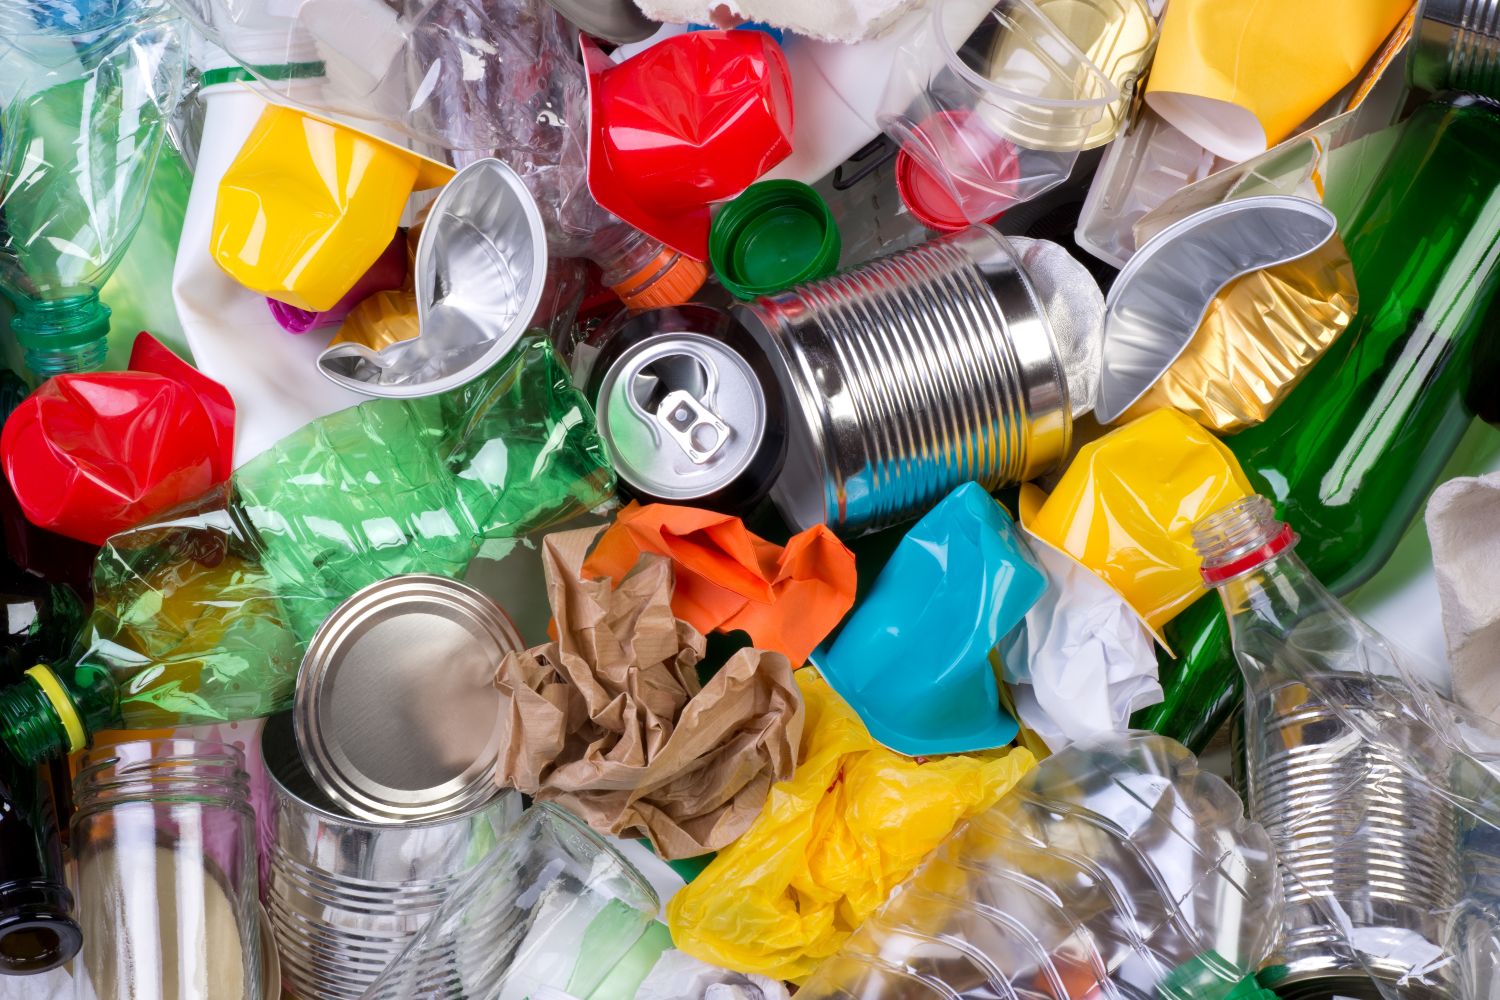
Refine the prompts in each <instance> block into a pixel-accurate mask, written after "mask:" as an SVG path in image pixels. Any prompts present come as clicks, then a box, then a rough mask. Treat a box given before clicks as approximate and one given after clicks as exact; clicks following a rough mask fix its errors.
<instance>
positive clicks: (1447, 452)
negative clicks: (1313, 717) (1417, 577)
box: [1134, 95, 1500, 750]
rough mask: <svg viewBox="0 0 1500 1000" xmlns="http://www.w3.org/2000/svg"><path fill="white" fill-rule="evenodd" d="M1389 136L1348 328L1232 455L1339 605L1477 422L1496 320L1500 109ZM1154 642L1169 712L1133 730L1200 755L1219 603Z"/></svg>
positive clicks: (1417, 121) (1211, 691) (1350, 229)
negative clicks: (1480, 373)
mask: <svg viewBox="0 0 1500 1000" xmlns="http://www.w3.org/2000/svg"><path fill="white" fill-rule="evenodd" d="M1400 127H1401V128H1402V130H1403V131H1402V133H1401V137H1400V140H1399V142H1398V144H1397V145H1396V147H1395V149H1394V150H1393V152H1392V153H1391V155H1390V156H1389V157H1388V159H1387V160H1386V162H1385V164H1384V166H1383V167H1382V169H1381V171H1380V173H1379V174H1378V175H1377V176H1376V178H1375V180H1374V182H1373V183H1372V184H1371V185H1370V186H1369V188H1368V189H1367V190H1366V191H1365V192H1364V193H1363V195H1362V197H1361V198H1360V199H1359V200H1358V201H1357V203H1356V204H1355V206H1354V208H1353V210H1352V212H1351V213H1350V216H1349V218H1348V219H1347V220H1345V224H1344V225H1343V226H1342V231H1343V238H1344V243H1345V245H1346V246H1347V247H1348V249H1349V256H1350V258H1351V259H1352V261H1353V263H1354V274H1355V279H1356V280H1357V282H1358V283H1359V293H1360V311H1359V315H1358V316H1357V317H1356V318H1355V320H1354V324H1353V325H1352V326H1351V328H1350V329H1349V330H1347V331H1346V332H1345V333H1344V335H1343V336H1342V337H1341V338H1340V339H1339V340H1337V341H1336V342H1335V343H1334V344H1333V346H1332V347H1331V348H1329V350H1328V352H1327V353H1326V354H1325V355H1324V356H1323V358H1322V359H1321V360H1320V361H1319V362H1318V363H1317V364H1316V365H1315V366H1314V367H1313V369H1312V371H1311V372H1309V373H1308V375H1307V377H1306V378H1305V379H1304V380H1303V381H1302V383H1301V384H1300V385H1298V386H1297V388H1296V389H1295V390H1294V391H1293V392H1292V394H1291V395H1290V396H1288V397H1287V399H1286V401H1285V402H1283V403H1282V404H1281V406H1280V407H1278V408H1277V410H1276V412H1275V413H1273V414H1272V415H1271V417H1270V418H1269V419H1268V420H1267V421H1266V422H1265V423H1263V424H1261V425H1260V426H1258V427H1253V428H1250V429H1249V430H1247V431H1245V432H1243V433H1242V434H1239V435H1237V436H1235V437H1234V438H1232V439H1230V441H1229V442H1228V443H1229V447H1230V448H1231V450H1233V451H1234V453H1235V455H1236V456H1238V458H1239V460H1240V463H1241V465H1242V466H1243V467H1244V470H1245V473H1246V474H1247V475H1248V476H1249V478H1250V481H1251V483H1252V484H1253V485H1254V486H1255V488H1256V490H1257V492H1259V493H1261V494H1262V495H1264V496H1267V497H1269V498H1271V500H1272V501H1273V502H1274V503H1275V505H1276V511H1277V514H1278V515H1279V516H1280V517H1281V518H1282V519H1283V520H1286V521H1288V522H1290V523H1292V524H1295V525H1296V526H1297V530H1298V531H1299V532H1300V534H1301V535H1302V544H1301V547H1300V549H1299V550H1298V551H1299V553H1300V554H1301V555H1302V557H1303V560H1304V561H1305V562H1306V563H1307V567H1308V569H1309V570H1311V571H1312V574H1313V575H1314V576H1315V577H1317V578H1318V579H1320V580H1322V581H1324V582H1325V584H1326V585H1327V586H1328V588H1329V589H1330V590H1331V591H1333V592H1334V593H1335V594H1345V593H1348V592H1349V591H1350V590H1352V589H1354V588H1355V587H1357V586H1359V585H1360V584H1361V583H1363V582H1365V581H1366V580H1368V579H1369V578H1370V577H1371V576H1372V575H1374V573H1375V572H1376V571H1377V570H1378V569H1379V568H1380V566H1381V565H1382V564H1383V563H1384V562H1385V561H1386V559H1387V558H1388V557H1389V556H1390V554H1391V552H1392V550H1393V549H1394V548H1395V547H1396V543H1397V542H1398V541H1399V540H1400V538H1401V535H1402V533H1403V532H1404V531H1405V530H1406V528H1407V526H1408V525H1409V524H1410V523H1411V521H1412V519H1413V518H1414V517H1416V515H1417V514H1418V512H1419V511H1420V510H1421V508H1422V504H1423V503H1424V502H1425V500H1426V498H1427V494H1428V493H1429V492H1430V491H1431V490H1432V487H1433V486H1434V484H1435V482H1436V480H1437V477H1438V475H1439V473H1440V472H1441V471H1442V468H1443V466H1444V465H1445V464H1446V463H1447V461H1448V459H1449V458H1450V457H1451V456H1452V454H1453V451H1454V449H1455V448H1457V447H1458V443H1459V440H1460V439H1461V438H1462V437H1463V435H1464V432H1465V431H1466V430H1467V429H1468V427H1469V425H1470V424H1471V423H1472V421H1473V418H1474V411H1473V410H1472V409H1471V403H1470V402H1469V401H1468V399H1466V396H1468V395H1469V394H1471V392H1472V390H1471V385H1470V378H1471V368H1472V364H1473V358H1474V354H1475V351H1476V348H1477V346H1478V344H1479V342H1480V341H1481V340H1482V338H1485V337H1493V336H1494V332H1495V330H1496V328H1497V321H1500V309H1497V303H1496V292H1497V290H1500V104H1496V103H1494V102H1492V101H1489V100H1486V99H1484V98H1480V97H1473V96H1469V95H1463V96H1448V97H1443V98H1440V99H1437V100H1434V101H1432V102H1431V103H1429V104H1425V105H1423V106H1421V107H1420V108H1418V109H1417V110H1416V112H1415V113H1414V114H1413V115H1412V117H1411V118H1410V119H1409V120H1408V121H1407V122H1406V123H1405V124H1404V125H1402V126H1400ZM1491 391H1492V392H1493V391H1500V390H1495V389H1494V388H1493V386H1492V387H1491ZM1166 637H1167V640H1168V641H1169V642H1170V643H1171V644H1172V647H1173V648H1174V649H1175V650H1176V651H1177V654H1178V659H1176V660H1172V659H1170V658H1168V657H1166V656H1163V657H1162V658H1161V678H1162V687H1163V689H1164V691H1165V693H1166V699H1165V700H1164V701H1163V702H1162V703H1161V704H1160V705H1157V706H1155V707H1154V708H1151V709H1147V710H1146V711H1144V712H1143V713H1141V714H1140V715H1138V716H1137V717H1136V719H1135V720H1134V722H1135V724H1136V725H1137V726H1141V727H1144V728H1150V729H1153V730H1155V731H1157V732H1159V733H1162V734H1164V735H1167V736H1170V737H1172V738H1174V739H1176V740H1178V741H1179V742H1181V743H1184V744H1186V745H1187V746H1188V747H1189V748H1191V749H1194V750H1201V749H1202V747H1203V746H1204V745H1205V744H1206V743H1207V742H1208V741H1209V739H1211V738H1212V737H1213V735H1214V733H1215V732H1217V731H1218V729H1219V728H1220V726H1222V725H1223V723H1224V721H1225V719H1226V718H1228V716H1229V714H1230V712H1231V711H1232V710H1233V708H1234V706H1235V704H1236V703H1237V702H1238V699H1239V679H1240V675H1239V670H1238V668H1237V667H1236V665H1235V659H1234V655H1233V653H1232V651H1231V650H1230V645H1229V628H1228V624H1227V623H1226V621H1225V618H1224V611H1223V608H1222V606H1221V604H1220V602H1219V601H1218V599H1217V597H1216V595H1213V594H1210V595H1208V596H1207V597H1205V598H1203V599H1202V600H1200V601H1198V602H1197V603H1196V604H1194V605H1192V606H1191V607H1190V608H1188V609H1187V610H1186V611H1185V612H1183V614H1181V615H1179V616H1178V617H1177V618H1176V619H1175V620H1174V621H1172V622H1171V623H1169V624H1168V625H1167V627H1166Z"/></svg>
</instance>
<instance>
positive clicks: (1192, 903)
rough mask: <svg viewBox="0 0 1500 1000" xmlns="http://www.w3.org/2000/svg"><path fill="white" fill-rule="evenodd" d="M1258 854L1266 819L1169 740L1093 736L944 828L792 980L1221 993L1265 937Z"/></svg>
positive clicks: (842, 989)
mask: <svg viewBox="0 0 1500 1000" xmlns="http://www.w3.org/2000/svg"><path fill="white" fill-rule="evenodd" d="M1275 866H1276V862H1275V856H1274V855H1273V853H1272V851H1271V842H1270V838H1269V837H1268V836H1267V835H1266V832H1265V830H1263V829H1262V828H1261V827H1260V826H1259V825H1258V824H1255V823H1252V822H1250V821H1248V820H1247V819H1246V818H1245V816H1244V813H1243V810H1242V807H1241V804H1240V800H1239V798H1238V797H1237V796H1236V795H1235V794H1234V791H1233V790H1232V789H1231V788H1230V787H1229V786H1228V785H1227V784H1225V783H1224V782H1223V780H1221V779H1219V778H1217V777H1214V776H1213V775H1210V774H1206V773H1204V772H1201V771H1199V770H1198V763H1197V761H1196V759H1194V757H1193V756H1192V755H1191V754H1189V753H1188V752H1187V751H1186V750H1185V749H1183V748H1182V747H1181V746H1180V745H1179V744H1177V743H1174V742H1172V741H1171V740H1168V739H1166V738H1165V737H1161V736H1156V735H1154V734H1149V733H1129V734H1123V735H1110V736H1104V737H1100V738H1098V739H1095V740H1091V741H1088V742H1085V743H1080V744H1076V745H1074V746H1073V747H1070V748H1069V749H1067V750H1065V751H1063V752H1061V753H1059V754H1056V755H1054V756H1052V757H1049V758H1047V759H1046V760H1044V761H1042V762H1041V763H1040V764H1038V765H1037V766H1036V767H1035V768H1034V769H1032V770H1031V772H1030V773H1028V774H1027V775H1026V776H1025V777H1024V778H1022V779H1021V782H1020V783H1019V784H1018V785H1017V786H1016V788H1015V789H1014V790H1012V791H1011V792H1010V793H1009V794H1008V795H1006V796H1005V797H1004V798H1003V799H1001V800H1000V801H999V803H998V804H996V805H995V806H994V807H992V808H990V809H989V810H987V811H985V812H983V813H980V814H979V815H978V816H976V817H975V818H973V819H971V820H970V821H969V822H967V823H965V824H964V825H962V826H960V827H959V828H958V829H957V830H955V831H954V832H953V833H952V834H951V835H950V836H949V837H948V838H947V839H946V840H945V841H943V843H942V844H941V845H940V846H939V847H938V848H937V850H936V851H935V852H933V854H932V855H930V856H929V857H928V859H927V860H926V861H925V862H924V863H923V864H922V866H921V867H920V868H918V869H917V870H916V871H915V872H914V873H913V874H912V875H911V877H910V878H908V879H907V880H906V881H905V882H904V883H902V885H901V887H900V888H899V890H898V891H897V892H896V893H894V894H893V895H892V896H891V898H890V899H889V901H888V902H886V904H885V905H884V906H882V907H881V908H880V910H878V911H877V912H876V913H875V915H874V916H873V917H871V918H870V919H869V920H867V921H865V923H864V924H863V925H862V926H861V927H860V928H859V930H857V931H855V933H854V935H853V937H851V938H850V939H849V941H848V943H847V944H846V945H845V946H844V948H843V949H842V950H841V951H840V952H839V953H838V954H837V955H836V956H835V957H833V958H831V959H830V960H828V961H827V962H825V963H824V964H823V965H822V966H821V967H820V968H819V969H818V970H817V971H816V972H815V973H814V974H813V976H812V978H811V979H810V980H809V981H808V982H807V984H806V985H805V986H804V987H803V988H802V989H801V990H800V991H799V992H798V994H797V995H798V998H799V1000H874V998H877V997H889V996H901V997H906V998H918V997H932V998H945V1000H953V998H954V997H963V998H975V1000H978V998H1001V997H1003V998H1007V1000H1010V998H1022V1000H1041V998H1049V1000H1085V998H1094V997H1111V998H1119V1000H1204V998H1207V997H1213V996H1215V995H1216V992H1217V995H1218V996H1224V995H1226V994H1228V992H1229V990H1231V989H1233V988H1234V987H1235V985H1236V984H1238V983H1240V982H1241V981H1242V980H1243V979H1244V978H1245V977H1246V976H1248V975H1249V974H1250V973H1251V972H1253V971H1254V969H1255V968H1256V966H1257V965H1258V964H1259V963H1260V961H1261V959H1262V957H1263V956H1264V955H1265V954H1266V951H1267V950H1268V948H1269V946H1270V944H1271V939H1272V937H1273V935H1274V933H1275V929H1276V926H1277V922H1278V920H1277V918H1278V916H1279V913H1280V909H1281V893H1280V890H1279V886H1278V882H1277V878H1276V867H1275ZM1185 979H1191V980H1193V981H1194V982H1193V984H1192V985H1193V987H1194V988H1192V989H1191V990H1189V989H1184V988H1182V987H1181V986H1180V985H1179V983H1180V982H1181V981H1182V980H1185ZM1215 987H1216V988H1217V991H1216V990H1215V989H1214V988H1215Z"/></svg>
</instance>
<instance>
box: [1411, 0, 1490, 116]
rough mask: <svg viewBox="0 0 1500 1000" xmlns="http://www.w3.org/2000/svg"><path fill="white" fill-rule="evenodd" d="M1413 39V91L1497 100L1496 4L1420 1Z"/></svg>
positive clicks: (1483, 0) (1476, 0) (1471, 0)
mask: <svg viewBox="0 0 1500 1000" xmlns="http://www.w3.org/2000/svg"><path fill="white" fill-rule="evenodd" d="M1413 33H1414V35H1415V38H1414V39H1413V42H1412V49H1411V56H1410V61H1409V62H1408V63H1407V72H1408V74H1409V76H1410V78H1411V82H1412V84H1413V85H1414V86H1417V87H1420V88H1422V89H1423V90H1431V91H1439V90H1463V91H1468V92H1470V93H1476V94H1483V95H1484V96H1486V97H1500V0H1422V4H1421V7H1420V8H1419V9H1418V11H1417V23H1416V27H1415V28H1414V29H1413Z"/></svg>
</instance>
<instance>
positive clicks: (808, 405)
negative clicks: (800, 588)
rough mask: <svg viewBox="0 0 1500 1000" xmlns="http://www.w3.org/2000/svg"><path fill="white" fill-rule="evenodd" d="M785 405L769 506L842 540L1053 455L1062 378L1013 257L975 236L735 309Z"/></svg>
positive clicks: (1032, 293) (1068, 416)
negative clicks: (780, 460) (782, 457)
mask: <svg viewBox="0 0 1500 1000" xmlns="http://www.w3.org/2000/svg"><path fill="white" fill-rule="evenodd" d="M735 315H736V317H737V318H738V319H739V320H740V321H741V322H742V323H743V324H744V325H745V327H746V328H747V329H748V330H749V331H750V333H751V334H752V335H753V336H754V337H756V339H757V340H758V341H759V342H760V343H761V345H762V346H763V348H764V350H765V351H766V353H767V354H768V355H769V356H770V358H771V360H772V364H773V366H774V367H775V369H776V373H777V376H778V379H779V381H780V383H781V389H782V392H783V394H784V395H785V396H786V397H787V400H788V410H789V419H788V433H789V435H790V437H789V443H788V450H787V457H786V462H785V465H784V466H783V469H782V472H781V476H780V477H779V479H778V480H777V483H776V486H775V487H774V489H773V490H772V498H773V499H774V500H775V501H776V504H777V507H778V508H779V509H780V511H781V513H782V516H783V517H784V518H785V519H786V520H787V522H788V523H789V524H791V525H792V526H793V527H796V528H799V529H802V528H807V527H810V526H811V525H814V524H828V525H830V526H831V527H833V528H834V530H836V531H838V532H839V533H840V534H844V535H857V534H860V533H863V532H867V531H874V530H878V529H880V528H884V527H888V526H891V525H894V524H899V523H901V522H903V521H907V520H910V519H911V518H914V517H917V516H919V515H921V514H922V513H923V512H924V511H926V510H928V509H929V508H931V507H932V506H933V505H934V504H936V503H937V502H938V501H939V500H941V499H942V498H943V497H944V496H946V495H947V493H948V492H949V491H950V490H952V489H953V488H954V487H956V486H959V485H961V484H963V483H965V482H969V481H971V480H972V481H975V482H978V483H979V484H980V485H981V486H984V487H985V488H986V489H995V488H998V487H1000V486H1004V485H1006V484H1010V483H1017V482H1022V481H1025V480H1027V479H1031V478H1033V477H1035V476H1037V475H1040V474H1042V473H1044V472H1047V471H1049V470H1051V469H1052V468H1054V467H1055V466H1056V465H1057V464H1058V463H1059V462H1061V461H1062V459H1063V458H1064V456H1066V455H1067V453H1068V449H1069V446H1070V443H1071V438H1072V413H1071V409H1070V403H1069V392H1068V382H1067V376H1066V373H1065V371H1064V366H1063V362H1062V360H1061V357H1060V355H1059V351H1058V347H1057V344H1056V343H1055V341H1054V338H1053V334H1052V331H1051V329H1050V328H1049V324H1048V319H1047V314H1046V312H1045V311H1044V307H1043V305H1042V304H1041V301H1040V299H1039V298H1038V295H1037V292H1036V289H1035V288H1034V286H1033V284H1032V280H1031V278H1030V277H1029V276H1028V275H1027V273H1026V271H1025V269H1024V268H1023V267H1022V265H1021V263H1020V261H1019V259H1018V258H1017V256H1016V254H1015V252H1014V250H1013V248H1012V247H1011V246H1010V244H1009V243H1008V242H1007V241H1006V240H1005V238H1004V237H1002V236H1000V235H999V234H998V233H996V232H995V231H994V230H992V229H990V228H989V227H988V226H975V227H972V228H970V229H967V230H964V231H962V232H959V233H954V234H952V235H950V236H946V237H943V238H941V239H938V240H935V241H933V242H931V243H926V244H923V245H921V246H918V247H914V248H912V249H910V250H906V251H903V252H901V253H898V254H895V255H893V256H890V257H887V258H884V259H882V260H877V261H874V262H872V263H870V264H867V265H865V266H864V267H861V268H859V269H857V270H854V271H851V272H849V273H847V274H842V275H838V276H835V277H833V278H829V279H826V280H824V281H819V282H814V283H812V284H808V285H802V286H799V287H797V288H794V289H792V290H790V291H787V292H783V293H781V294H779V295H774V296H768V297H765V298H761V299H757V300H755V301H754V302H751V303H748V304H746V305H744V306H740V307H738V308H737V310H736V313H735Z"/></svg>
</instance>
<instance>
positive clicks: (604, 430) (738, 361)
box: [597, 331, 779, 502]
mask: <svg viewBox="0 0 1500 1000" xmlns="http://www.w3.org/2000/svg"><path fill="white" fill-rule="evenodd" d="M597 407H598V410H597V412H598V419H599V432H600V436H601V437H602V438H603V439H604V442H605V447H606V448H607V449H608V451H609V457H610V461H611V462H612V463H613V464H614V466H615V469H616V471H618V472H619V474H620V477H621V478H622V479H624V480H625V481H626V483H628V484H629V485H630V486H631V487H633V488H634V489H635V490H636V491H637V492H639V493H642V494H644V495H645V496H647V497H650V498H653V499H660V500H666V501H677V502H681V501H702V500H704V499H705V498H709V497H713V496H714V495H716V494H723V493H724V492H725V491H727V490H730V489H731V488H732V487H734V486H735V484H736V483H737V482H738V481H739V480H740V479H741V477H743V476H746V475H747V474H750V473H753V472H755V471H756V470H757V469H758V467H759V466H760V465H761V464H763V461H758V460H762V458H763V455H764V452H765V448H764V445H765V444H766V442H767V431H768V425H769V421H770V412H769V407H768V404H767V398H766V390H765V387H764V385H763V383H762V380H761V378H760V377H759V376H757V374H756V372H755V369H754V368H753V367H752V366H751V363H750V362H749V361H748V360H747V359H746V358H745V357H744V356H742V355H741V354H740V353H739V352H737V351H735V350H734V349H733V348H731V347H729V346H728V345H726V344H724V343H722V342H721V341H719V340H717V339H715V338H713V337H709V336H706V335H705V334H702V333H693V332H688V331H673V332H669V333H658V334H655V335H653V336H650V337H647V338H645V339H644V340H641V341H639V342H638V343H636V344H634V345H632V346H630V347H629V348H627V349H626V350H625V351H624V353H622V354H621V355H620V356H619V357H618V358H617V359H616V360H615V361H614V363H613V364H611V365H610V366H609V368H608V369H607V370H606V371H605V373H604V377H603V380H602V381H601V383H600V386H599V394H598V403H597ZM777 450H778V452H779V447H778V449H777ZM757 478H759V476H757ZM750 492H755V490H754V489H752V490H751V491H750Z"/></svg>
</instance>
